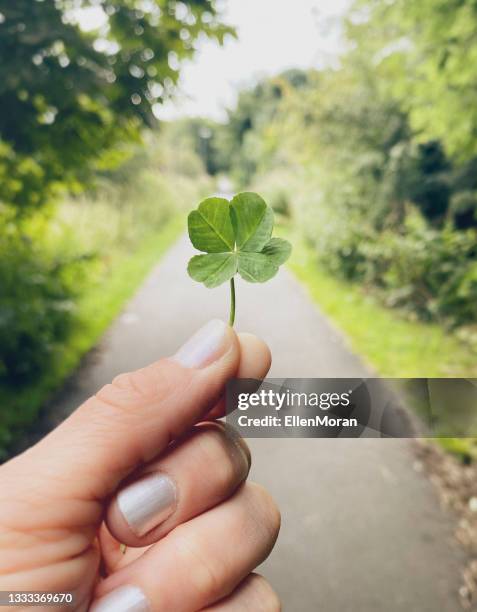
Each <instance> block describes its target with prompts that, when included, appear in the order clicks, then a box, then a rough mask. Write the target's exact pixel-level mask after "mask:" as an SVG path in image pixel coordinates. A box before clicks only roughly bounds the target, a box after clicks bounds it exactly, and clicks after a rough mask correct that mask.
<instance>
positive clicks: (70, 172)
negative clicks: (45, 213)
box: [0, 0, 231, 212]
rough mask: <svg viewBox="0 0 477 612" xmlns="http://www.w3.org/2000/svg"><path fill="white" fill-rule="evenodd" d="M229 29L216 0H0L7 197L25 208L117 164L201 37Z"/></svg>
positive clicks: (0, 102)
mask: <svg viewBox="0 0 477 612" xmlns="http://www.w3.org/2000/svg"><path fill="white" fill-rule="evenodd" d="M88 11H90V12H91V11H93V14H94V15H95V18H96V21H97V23H96V26H97V27H95V28H94V29H92V30H88V31H85V30H84V29H82V28H81V27H80V23H81V16H82V15H83V16H84V15H86V16H87V15H88ZM228 32H231V30H230V29H229V28H226V27H225V26H223V25H221V24H220V21H219V17H218V14H217V10H216V6H215V0H184V1H183V2H178V1H176V0H151V1H150V2H143V1H141V0H95V1H93V0H16V1H15V2H10V1H9V0H0V53H1V55H2V56H3V57H8V62H4V63H3V64H2V67H1V69H0V83H1V85H0V106H1V108H2V114H1V117H0V203H3V204H4V205H11V206H13V207H15V209H17V210H20V211H22V212H25V211H27V210H28V209H32V208H36V207H38V206H40V205H42V204H44V203H46V202H48V201H50V200H52V199H54V198H55V196H57V195H58V193H59V192H61V191H62V190H64V188H68V189H70V190H76V191H77V190H79V189H80V188H81V187H82V186H83V185H84V183H85V182H86V181H88V179H91V178H92V174H91V173H92V171H93V170H97V169H102V168H107V167H110V166H111V165H115V164H117V162H118V161H121V160H122V159H123V158H124V156H126V155H127V153H128V151H127V147H126V146H125V145H124V143H127V142H130V141H134V140H136V141H137V140H138V137H139V130H140V128H141V127H142V126H151V125H152V124H153V123H154V108H155V105H157V104H160V103H161V102H162V101H163V100H164V99H165V98H167V97H168V96H169V95H170V94H171V92H172V90H173V88H174V84H175V83H176V81H177V78H178V74H179V69H180V66H181V62H182V60H184V59H185V58H189V57H190V56H191V55H192V54H193V52H194V42H195V41H196V40H197V38H198V37H199V36H200V35H202V34H206V35H208V36H211V37H214V38H216V39H218V40H219V41H222V40H223V37H224V35H225V34H226V33H228Z"/></svg>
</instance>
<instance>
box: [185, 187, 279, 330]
mask: <svg viewBox="0 0 477 612" xmlns="http://www.w3.org/2000/svg"><path fill="white" fill-rule="evenodd" d="M188 228H189V237H190V240H191V242H192V244H193V245H194V247H195V248H196V249H197V250H199V251H203V252H205V253H206V255H195V256H194V257H192V259H191V260H190V261H189V265H188V267H187V270H188V272H189V275H190V276H191V278H193V279H194V280H196V281H198V282H201V283H204V285H205V286H206V287H218V286H219V285H221V284H222V283H225V282H227V281H232V279H233V277H234V276H235V275H236V274H237V273H238V274H240V276H241V277H242V278H243V279H244V280H246V281H248V282H250V283H264V282H266V281H268V280H270V279H271V278H273V277H274V276H275V274H276V273H277V272H278V268H279V267H280V266H281V265H282V264H283V263H285V261H286V260H287V259H288V258H289V257H290V253H291V245H290V243H289V242H287V241H286V240H283V239H282V238H272V237H271V236H272V230H273V210H272V209H271V208H270V207H269V206H267V204H266V203H265V201H264V200H263V199H262V198H261V197H260V196H259V195H258V194H256V193H239V194H237V195H236V196H235V197H234V198H233V199H232V201H231V202H230V203H229V201H228V200H226V199H224V198H208V199H206V200H204V201H203V202H201V203H200V204H199V207H198V209H197V210H193V211H192V212H191V213H190V214H189V217H188ZM231 290H232V312H231V323H232V324H233V321H234V318H235V288H234V286H233V285H232V286H231Z"/></svg>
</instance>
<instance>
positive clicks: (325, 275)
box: [289, 237, 477, 459]
mask: <svg viewBox="0 0 477 612" xmlns="http://www.w3.org/2000/svg"><path fill="white" fill-rule="evenodd" d="M292 241H293V244H294V251H293V256H292V259H291V260H290V262H289V267H290V268H291V270H292V271H293V272H294V274H295V275H296V276H297V278H298V279H299V280H300V281H301V282H302V283H303V284H304V286H305V287H306V288H307V289H308V291H309V293H310V296H311V297H312V299H313V300H314V301H315V302H316V303H317V304H318V305H319V307H320V309H321V311H322V312H323V313H325V314H326V315H327V317H328V318H329V319H330V320H331V321H332V323H333V324H334V325H335V326H336V327H337V328H339V329H340V330H341V331H343V332H344V334H345V335H346V337H347V339H348V341H349V344H350V348H351V349H352V350H353V351H354V352H355V353H356V354H358V355H359V356H360V357H361V358H362V359H363V360H364V361H365V362H367V364H368V366H369V367H370V368H372V369H373V370H374V371H375V372H376V373H377V374H378V375H380V376H383V377H398V378H412V377H423V378H432V377H443V378H445V377H469V378H476V377H477V353H476V351H475V348H472V347H471V346H470V345H467V344H465V343H464V342H463V341H462V340H460V339H458V338H457V337H456V336H455V335H453V334H452V333H451V332H450V331H447V330H445V329H443V328H441V327H439V326H438V325H434V324H426V323H422V322H419V321H409V320H406V319H405V318H404V317H402V316H401V315H400V313H399V312H397V311H394V310H391V309H389V308H386V307H384V306H383V305H381V304H380V303H379V302H378V301H377V299H375V298H374V297H373V296H372V295H367V294H365V293H364V292H363V290H362V289H361V288H360V287H359V286H357V285H353V284H350V283H347V282H344V281H341V280H339V279H336V278H334V277H333V276H332V275H331V274H330V273H329V272H328V271H326V270H325V269H324V268H323V266H322V265H320V264H319V263H318V261H317V257H316V253H315V252H314V251H313V249H312V248H311V247H309V246H307V245H306V244H305V243H304V241H303V240H300V239H299V238H298V239H297V238H296V237H293V239H292ZM440 442H441V444H442V446H443V447H444V448H446V449H447V450H449V451H451V452H453V453H455V454H457V455H459V456H461V457H462V458H466V459H474V458H477V444H476V441H475V440H474V439H471V438H469V439H457V438H445V439H440Z"/></svg>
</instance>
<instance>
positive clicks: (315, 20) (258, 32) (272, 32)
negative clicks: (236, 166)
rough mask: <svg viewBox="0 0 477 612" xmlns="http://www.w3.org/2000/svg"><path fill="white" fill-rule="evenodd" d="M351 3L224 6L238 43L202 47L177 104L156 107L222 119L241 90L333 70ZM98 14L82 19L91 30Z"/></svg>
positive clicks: (293, 0)
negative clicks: (294, 71) (302, 71)
mask: <svg viewBox="0 0 477 612" xmlns="http://www.w3.org/2000/svg"><path fill="white" fill-rule="evenodd" d="M349 4H350V0H222V5H223V7H224V11H223V15H224V21H225V22H226V23H228V24H230V25H233V26H235V27H236V29H237V33H238V39H237V40H234V39H228V40H227V42H226V43H225V45H224V46H222V47H221V46H219V45H218V44H217V43H215V42H213V41H209V40H204V41H202V42H200V43H199V45H198V51H197V53H196V55H195V57H194V58H193V59H192V60H190V61H188V62H186V63H185V64H184V65H183V69H182V73H181V77H180V81H179V90H178V93H177V95H176V96H175V98H174V100H171V101H169V102H167V103H166V104H164V105H162V106H160V107H157V112H156V113H155V114H156V115H157V117H158V118H160V119H175V118H178V117H182V116H197V115H200V116H205V117H211V118H213V119H217V120H220V119H223V118H224V117H225V109H226V108H228V107H230V106H233V104H234V102H235V100H236V97H237V92H238V91H239V89H240V88H241V87H244V86H247V85H250V84H253V83H254V82H255V81H256V80H257V79H258V78H260V77H264V76H269V75H273V74H276V73H278V72H280V71H282V70H285V69H287V68H292V67H299V68H310V67H315V68H319V67H322V66H325V65H330V64H331V65H333V63H335V62H336V58H337V57H338V56H339V54H340V52H341V51H342V50H343V45H344V43H343V40H342V37H341V35H340V28H339V20H340V17H342V16H343V14H344V12H345V11H346V8H347V7H348V6H349ZM91 10H92V11H93V13H90V14H89V15H86V16H85V17H84V18H83V20H82V21H83V25H84V26H86V27H88V22H89V23H90V24H92V23H94V22H95V21H96V24H95V25H96V26H97V17H98V16H97V15H95V14H94V9H91Z"/></svg>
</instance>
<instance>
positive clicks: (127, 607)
mask: <svg viewBox="0 0 477 612" xmlns="http://www.w3.org/2000/svg"><path fill="white" fill-rule="evenodd" d="M150 611H151V607H150V605H149V602H148V600H147V598H146V596H145V595H144V593H143V592H142V591H141V589H140V588H139V587H136V586H132V585H125V586H121V587H118V588H117V589H114V590H113V591H111V592H109V593H108V594H107V595H105V596H104V597H101V598H100V599H98V600H97V601H96V602H95V603H94V604H93V605H92V606H91V607H90V609H89V612H150Z"/></svg>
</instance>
